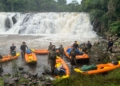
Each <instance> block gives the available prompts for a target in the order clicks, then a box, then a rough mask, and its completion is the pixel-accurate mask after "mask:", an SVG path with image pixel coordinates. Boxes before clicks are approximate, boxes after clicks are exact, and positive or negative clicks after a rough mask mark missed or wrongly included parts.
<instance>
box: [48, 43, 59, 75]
mask: <svg viewBox="0 0 120 86" xmlns="http://www.w3.org/2000/svg"><path fill="white" fill-rule="evenodd" d="M56 55H57V52H56V49H55V45H53V46H52V49H51V50H50V51H49V53H48V64H50V66H51V74H52V75H54V69H55V64H56Z"/></svg>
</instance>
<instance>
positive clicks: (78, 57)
mask: <svg viewBox="0 0 120 86" xmlns="http://www.w3.org/2000/svg"><path fill="white" fill-rule="evenodd" d="M69 48H70V46H68V47H66V48H64V53H65V55H66V57H67V58H69V59H71V56H70V57H69V54H68V52H67V50H68V49H69ZM76 60H77V61H79V62H80V63H81V62H84V63H88V62H89V55H88V54H86V53H84V54H83V55H76Z"/></svg>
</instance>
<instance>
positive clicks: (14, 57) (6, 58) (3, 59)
mask: <svg viewBox="0 0 120 86" xmlns="http://www.w3.org/2000/svg"><path fill="white" fill-rule="evenodd" d="M19 56H20V53H16V56H12V55H6V56H3V58H2V59H1V60H0V62H6V61H10V60H14V59H17V58H18V57H19Z"/></svg>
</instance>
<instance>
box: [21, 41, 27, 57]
mask: <svg viewBox="0 0 120 86" xmlns="http://www.w3.org/2000/svg"><path fill="white" fill-rule="evenodd" d="M26 48H28V47H27V45H26V43H25V42H22V45H21V46H20V49H21V55H22V57H24V55H25V52H26Z"/></svg>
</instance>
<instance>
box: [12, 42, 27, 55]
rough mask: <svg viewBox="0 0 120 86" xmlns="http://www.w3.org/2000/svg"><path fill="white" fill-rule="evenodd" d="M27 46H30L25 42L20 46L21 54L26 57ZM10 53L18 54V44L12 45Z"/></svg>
mask: <svg viewBox="0 0 120 86" xmlns="http://www.w3.org/2000/svg"><path fill="white" fill-rule="evenodd" d="M27 48H28V47H27V45H26V43H25V42H22V45H21V46H20V50H21V55H22V57H24V55H25V52H26V49H27ZM10 54H11V55H12V56H15V55H16V46H15V45H14V43H13V44H12V46H10Z"/></svg>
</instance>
